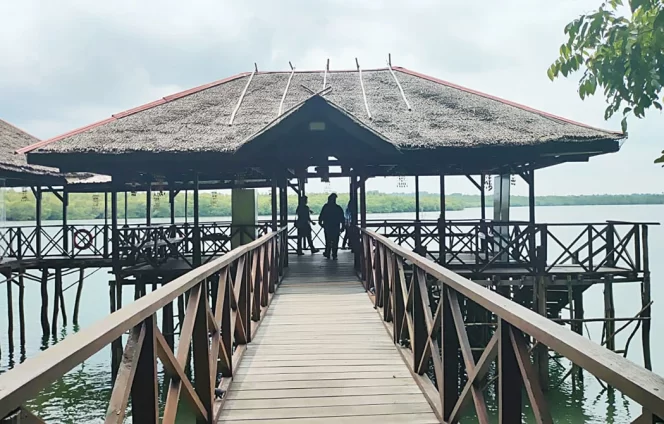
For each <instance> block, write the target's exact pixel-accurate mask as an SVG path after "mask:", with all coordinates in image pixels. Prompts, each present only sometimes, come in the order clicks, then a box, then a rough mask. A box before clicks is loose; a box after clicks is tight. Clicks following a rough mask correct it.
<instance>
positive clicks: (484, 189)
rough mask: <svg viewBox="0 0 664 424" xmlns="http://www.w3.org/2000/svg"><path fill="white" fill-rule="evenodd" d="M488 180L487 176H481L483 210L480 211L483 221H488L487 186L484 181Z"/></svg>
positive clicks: (481, 203) (481, 206) (481, 205)
mask: <svg viewBox="0 0 664 424" xmlns="http://www.w3.org/2000/svg"><path fill="white" fill-rule="evenodd" d="M485 179H486V175H484V174H482V175H480V208H482V210H481V211H480V213H481V215H480V217H481V219H482V221H486V186H485V184H484V180H485Z"/></svg>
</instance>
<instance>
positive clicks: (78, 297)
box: [73, 268, 85, 326]
mask: <svg viewBox="0 0 664 424" xmlns="http://www.w3.org/2000/svg"><path fill="white" fill-rule="evenodd" d="M83 280H85V269H83V268H81V269H79V270H78V286H77V287H76V300H74V318H73V321H74V326H78V312H79V309H80V306H81V294H82V293H83Z"/></svg>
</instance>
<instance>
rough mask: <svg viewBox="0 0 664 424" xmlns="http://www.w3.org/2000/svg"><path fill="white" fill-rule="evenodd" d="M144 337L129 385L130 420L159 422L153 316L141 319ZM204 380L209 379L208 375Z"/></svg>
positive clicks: (148, 423) (153, 423)
mask: <svg viewBox="0 0 664 424" xmlns="http://www.w3.org/2000/svg"><path fill="white" fill-rule="evenodd" d="M143 324H144V325H145V339H144V340H143V346H142V347H141V353H140V354H139V356H138V363H137V365H136V374H135V375H134V382H133V384H132V386H131V410H132V420H133V422H135V423H145V424H158V423H159V399H158V394H159V388H158V386H157V351H156V349H155V344H156V339H155V318H154V316H150V317H148V318H146V319H145V321H143ZM205 380H208V381H210V378H209V376H206V378H205Z"/></svg>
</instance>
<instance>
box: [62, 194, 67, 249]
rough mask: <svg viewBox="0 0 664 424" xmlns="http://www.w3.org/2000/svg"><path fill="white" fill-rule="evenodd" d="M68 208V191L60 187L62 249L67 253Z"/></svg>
mask: <svg viewBox="0 0 664 424" xmlns="http://www.w3.org/2000/svg"><path fill="white" fill-rule="evenodd" d="M68 206H69V190H68V189H67V186H66V185H64V186H63V187H62V248H63V250H64V251H65V252H69V228H68V226H67V207H68Z"/></svg>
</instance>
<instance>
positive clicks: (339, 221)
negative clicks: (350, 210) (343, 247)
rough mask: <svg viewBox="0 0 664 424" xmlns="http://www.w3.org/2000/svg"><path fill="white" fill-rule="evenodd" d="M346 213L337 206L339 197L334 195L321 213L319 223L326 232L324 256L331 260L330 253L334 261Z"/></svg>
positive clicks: (329, 198) (329, 197)
mask: <svg viewBox="0 0 664 424" xmlns="http://www.w3.org/2000/svg"><path fill="white" fill-rule="evenodd" d="M344 218H345V217H344V211H343V209H341V206H339V205H337V195H336V193H332V194H330V195H329V196H328V198H327V203H326V204H325V205H323V209H322V210H321V211H320V216H319V217H318V222H319V223H320V225H321V226H322V227H323V230H325V253H323V256H325V257H326V258H328V259H329V257H330V253H331V254H332V259H335V260H336V259H337V251H338V250H339V235H340V234H341V232H342V231H343V230H344Z"/></svg>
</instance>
